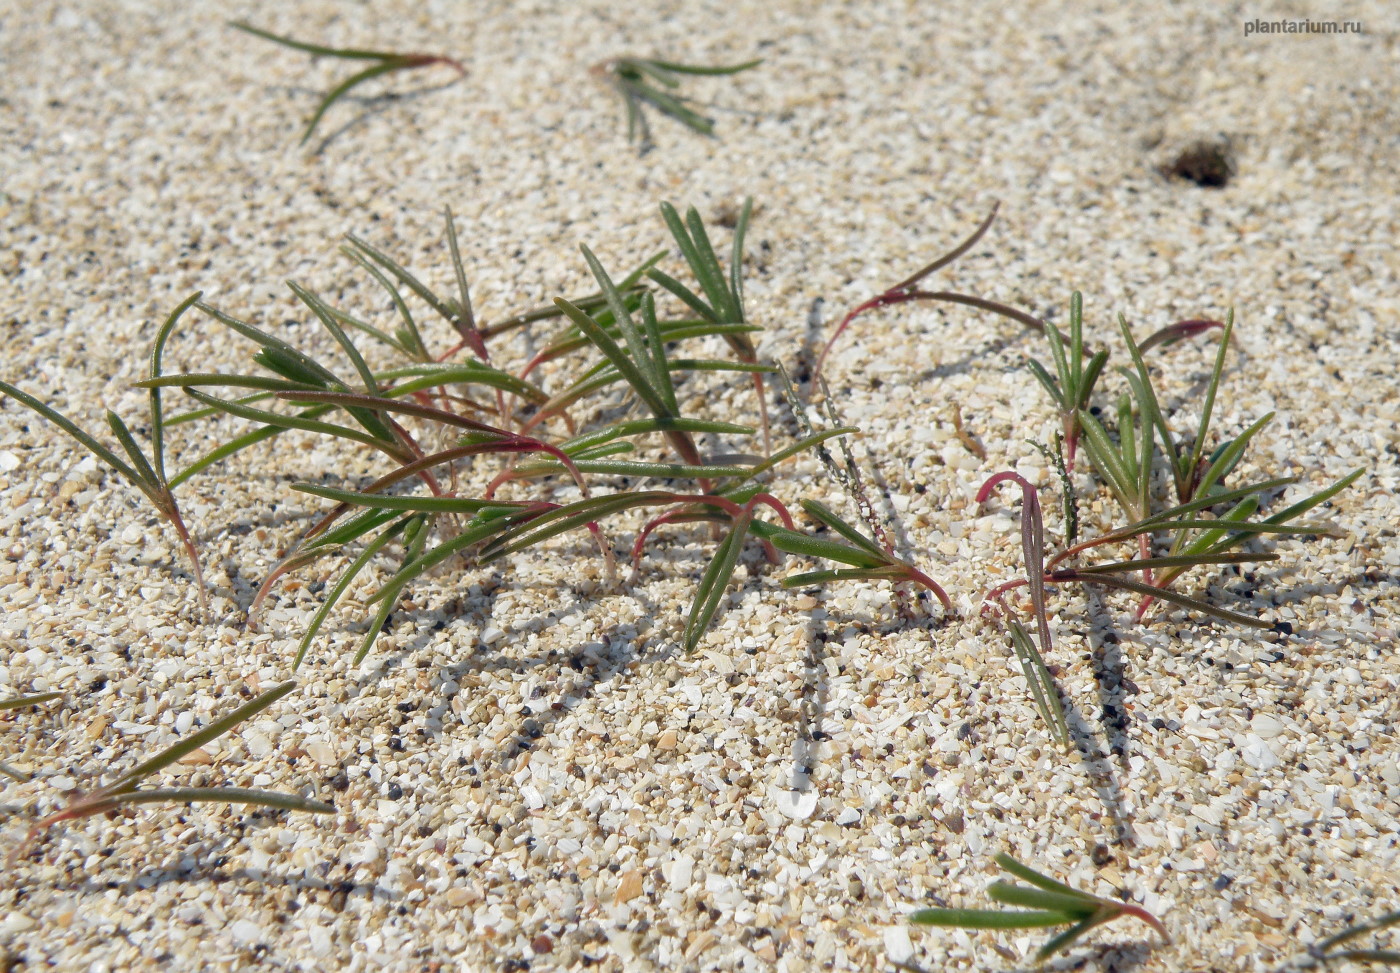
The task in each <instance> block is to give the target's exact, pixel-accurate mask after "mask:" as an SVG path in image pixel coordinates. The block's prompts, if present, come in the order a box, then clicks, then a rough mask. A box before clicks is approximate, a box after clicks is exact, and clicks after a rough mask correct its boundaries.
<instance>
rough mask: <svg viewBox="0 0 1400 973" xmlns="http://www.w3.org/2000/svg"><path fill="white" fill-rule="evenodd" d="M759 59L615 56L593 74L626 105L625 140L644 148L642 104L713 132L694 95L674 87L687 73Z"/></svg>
mask: <svg viewBox="0 0 1400 973" xmlns="http://www.w3.org/2000/svg"><path fill="white" fill-rule="evenodd" d="M762 63H763V59H762V58H759V59H757V60H753V61H745V62H744V63H742V64H728V65H703V64H677V63H676V62H675V61H658V60H656V59H654V58H640V57H616V58H613V59H612V60H609V61H604V62H603V63H602V64H598V65H596V66H594V68H593V74H594V75H595V76H597V77H600V78H602V79H603V80H605V81H606V82H607V84H608V85H609V86H610V87H611V88H612V89H613V90H614V91H616V92H617V93H618V95H619V96H620V97H621V98H622V103H623V105H624V106H626V108H627V140H628V141H629V142H638V143H640V144H641V146H642V148H643V149H646V148H649V147H650V146H651V128H650V126H649V125H648V124H647V120H646V116H645V115H644V114H642V106H643V105H651V106H652V107H653V108H655V109H656V110H657V111H659V112H661V114H663V115H667V116H669V117H671V118H674V119H675V120H676V121H678V122H680V123H681V124H682V125H684V126H686V127H687V128H689V129H691V130H692V131H695V132H699V133H700V134H701V135H713V134H714V131H715V122H714V119H712V118H707V117H706V116H704V115H702V114H700V113H699V112H697V111H696V110H695V109H694V108H692V107H691V105H693V104H694V103H695V102H694V99H691V98H687V97H686V96H685V95H682V94H680V92H679V91H678V90H677V89H679V88H680V86H681V78H682V77H683V76H686V75H725V74H738V73H739V72H740V71H747V70H749V69H750V68H756V67H758V65H760V64H762Z"/></svg>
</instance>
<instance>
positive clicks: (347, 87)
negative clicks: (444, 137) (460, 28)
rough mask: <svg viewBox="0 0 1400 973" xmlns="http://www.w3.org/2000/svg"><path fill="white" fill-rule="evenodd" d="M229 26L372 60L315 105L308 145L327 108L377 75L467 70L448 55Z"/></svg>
mask: <svg viewBox="0 0 1400 973" xmlns="http://www.w3.org/2000/svg"><path fill="white" fill-rule="evenodd" d="M229 26H230V27H234V28H237V29H238V30H241V31H243V32H244V33H248V34H252V35H253V36H254V37H261V38H262V39H263V40H266V41H272V43H274V44H281V45H282V46H283V47H290V48H291V49H292V50H294V51H305V52H306V53H307V54H313V55H315V56H316V57H334V58H340V59H341V60H346V61H373V62H374V64H373V65H372V66H371V67H368V68H365V69H364V70H363V71H357V72H355V73H354V74H352V75H351V76H350V77H348V78H346V79H345V80H344V81H342V82H340V83H339V84H337V85H336V86H335V87H334V88H332V89H331V90H330V91H328V92H327V93H326V95H325V97H324V98H322V99H321V103H320V105H318V106H317V107H316V112H315V114H313V115H312V116H311V121H309V122H307V124H306V131H305V132H303V133H302V136H301V144H302V145H305V144H306V143H307V142H308V141H309V140H310V138H311V135H312V133H313V132H315V131H316V126H317V125H319V124H321V118H322V116H324V115H325V114H326V111H327V110H328V109H329V108H330V107H331V105H334V104H335V103H336V102H337V101H339V100H340V99H341V98H343V97H345V96H346V95H347V94H349V93H350V92H351V91H352V90H354V89H355V88H357V87H359V86H360V85H362V84H364V83H365V82H366V81H373V80H374V79H375V78H378V77H382V76H383V75H386V74H391V73H393V72H394V71H411V70H413V69H414V68H426V67H429V66H430V65H434V64H445V65H447V66H448V67H450V68H452V70H454V71H456V72H457V74H458V76H465V75H466V73H467V69H466V68H465V67H463V66H462V64H461V62H460V61H456V60H454V59H453V58H450V57H445V56H443V55H441V54H401V53H398V52H396V51H366V50H360V49H357V48H351V47H325V46H323V45H321V44H309V43H307V42H306V41H299V40H295V39H293V38H291V37H283V36H282V35H281V34H274V33H272V32H271V31H266V30H263V29H262V28H260V27H254V26H253V25H252V24H248V23H244V22H243V21H241V20H235V21H230V23H229Z"/></svg>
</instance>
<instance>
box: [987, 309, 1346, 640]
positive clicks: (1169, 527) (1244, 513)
mask: <svg viewBox="0 0 1400 973" xmlns="http://www.w3.org/2000/svg"><path fill="white" fill-rule="evenodd" d="M1119 322H1120V329H1121V331H1122V335H1123V339H1124V342H1125V343H1126V345H1127V347H1128V350H1129V353H1130V355H1131V357H1132V360H1133V364H1134V369H1133V370H1131V371H1130V370H1126V369H1125V370H1123V375H1124V377H1125V378H1126V379H1127V381H1128V385H1129V390H1130V392H1129V394H1125V395H1123V396H1121V397H1120V398H1119V399H1118V403H1117V410H1116V411H1117V431H1116V436H1115V435H1113V434H1111V433H1110V432H1109V430H1108V428H1107V427H1106V426H1105V425H1104V424H1103V422H1101V421H1100V419H1099V418H1098V417H1097V416H1096V415H1095V414H1094V412H1093V411H1092V410H1090V409H1088V408H1085V407H1084V406H1083V405H1082V404H1081V405H1078V406H1077V407H1076V415H1077V419H1078V422H1079V426H1080V428H1081V429H1082V431H1083V436H1084V439H1083V442H1084V448H1085V451H1086V452H1087V454H1088V456H1089V460H1090V463H1091V464H1092V466H1093V469H1094V472H1095V474H1096V475H1097V476H1098V478H1099V479H1100V480H1101V482H1102V483H1103V484H1104V485H1105V486H1106V487H1107V489H1108V492H1109V493H1110V495H1111V496H1112V497H1113V499H1114V500H1115V501H1116V502H1117V504H1118V507H1119V509H1120V510H1121V511H1122V513H1123V514H1124V516H1125V518H1127V519H1128V520H1129V521H1130V523H1128V524H1127V525H1126V526H1123V527H1119V528H1115V529H1113V530H1110V531H1108V532H1106V533H1103V534H1100V535H1099V536H1097V537H1093V538H1090V539H1088V540H1084V541H1080V542H1078V543H1072V544H1069V545H1067V546H1066V547H1065V548H1064V549H1062V550H1061V551H1060V552H1059V553H1057V554H1055V555H1054V556H1053V557H1050V558H1049V559H1048V560H1043V559H1042V557H1041V556H1040V555H1039V554H1037V555H1036V557H1035V559H1034V560H1033V561H1032V560H1031V559H1030V558H1029V555H1028V560H1027V570H1028V572H1029V574H1028V576H1027V577H1026V578H1023V579H1020V580H1017V581H1012V582H1009V583H1007V584H1003V585H999V586H997V587H996V588H994V589H993V590H992V592H991V593H990V594H989V596H988V598H989V599H996V598H999V597H1000V596H1001V595H1002V594H1004V593H1005V592H1006V591H1008V590H1010V589H1012V588H1017V587H1022V586H1025V585H1030V586H1031V589H1032V595H1033V596H1034V593H1035V590H1036V588H1037V586H1038V585H1039V584H1043V583H1062V582H1066V581H1076V582H1080V583H1086V584H1098V585H1103V586H1105V587H1111V588H1119V589H1123V590H1127V591H1131V592H1134V593H1136V594H1138V595H1140V596H1141V599H1142V600H1141V602H1140V604H1139V608H1138V617H1139V618H1141V617H1142V616H1143V614H1144V613H1145V612H1146V610H1147V608H1148V607H1149V606H1150V605H1151V603H1152V601H1153V600H1155V599H1159V598H1160V599H1161V600H1163V601H1170V602H1173V603H1175V604H1178V605H1182V606H1183V607H1186V608H1190V609H1192V610H1195V611H1199V612H1202V613H1203V614H1207V615H1212V616H1214V617H1217V618H1221V619H1224V620H1227V621H1232V622H1237V623H1239V624H1242V625H1252V626H1255V627H1259V628H1268V627H1269V626H1270V624H1271V623H1270V622H1268V621H1264V620H1261V619H1258V618H1255V617H1253V616H1249V615H1243V614H1241V613H1239V612H1235V611H1230V610H1229V609H1226V608H1222V607H1220V606H1218V605H1215V604H1213V603H1211V602H1207V601H1205V600H1204V599H1201V598H1198V597H1195V596H1191V595H1185V594H1182V593H1181V592H1178V591H1175V590H1173V588H1172V587H1171V586H1172V584H1173V583H1174V582H1175V581H1176V580H1177V579H1179V578H1180V577H1181V576H1182V575H1184V574H1185V573H1186V572H1188V571H1190V570H1191V569H1192V568H1196V567H1201V566H1205V565H1218V564H1239V563H1242V562H1259V561H1273V560H1277V559H1278V555H1276V554H1272V553H1243V552H1235V551H1233V550H1232V549H1233V548H1237V547H1239V546H1240V545H1242V544H1244V543H1245V542H1246V541H1248V540H1250V539H1251V538H1255V537H1259V536H1261V535H1266V534H1293V535H1322V536H1335V535H1334V534H1333V532H1332V531H1331V530H1330V529H1329V528H1327V527H1326V526H1325V525H1320V524H1312V523H1298V519H1299V518H1300V517H1302V516H1303V515H1304V514H1305V513H1307V512H1308V511H1310V510H1312V509H1314V508H1315V507H1317V506H1319V505H1320V504H1323V503H1325V502H1326V501H1328V500H1330V499H1332V498H1333V497H1334V496H1336V495H1337V494H1338V493H1340V492H1341V491H1342V490H1344V489H1346V488H1347V487H1348V486H1350V485H1351V484H1352V483H1354V482H1355V481H1356V480H1357V479H1358V478H1359V477H1360V476H1361V474H1362V472H1363V470H1361V469H1358V470H1354V471H1352V472H1351V473H1349V474H1347V475H1346V476H1344V477H1342V478H1341V479H1339V480H1337V481H1336V482H1334V483H1332V484H1331V485H1330V486H1328V487H1326V488H1324V489H1322V490H1319V491H1318V492H1316V493H1314V494H1312V495H1311V496H1308V497H1305V498H1304V499H1302V500H1300V501H1298V502H1296V503H1294V504H1292V505H1290V506H1288V507H1286V508H1284V509H1283V510H1280V511H1279V512H1277V513H1275V514H1272V515H1270V516H1268V517H1265V518H1263V519H1260V520H1254V519H1251V518H1253V517H1254V516H1255V514H1256V513H1257V512H1258V511H1259V509H1260V507H1261V506H1262V505H1263V503H1264V498H1265V497H1266V496H1267V495H1268V494H1270V493H1272V492H1274V491H1276V490H1279V489H1281V488H1283V487H1285V486H1287V485H1289V484H1291V483H1293V482H1295V481H1296V477H1275V478H1270V479H1264V480H1259V481H1256V482H1254V483H1250V484H1248V485H1245V486H1241V487H1233V488H1226V486H1225V485H1224V480H1225V478H1226V477H1227V476H1228V475H1229V474H1230V473H1231V472H1232V471H1234V469H1235V468H1236V467H1237V466H1238V464H1239V463H1240V461H1241V459H1242V458H1243V455H1244V452H1245V449H1246V447H1247V446H1248V445H1249V444H1250V442H1251V441H1252V440H1253V439H1254V437H1255V436H1256V435H1257V434H1258V433H1259V432H1260V431H1261V430H1262V429H1264V427H1265V426H1267V425H1268V423H1269V421H1270V420H1271V419H1272V418H1273V414H1272V413H1270V414H1268V415H1266V416H1264V417H1263V418H1261V419H1259V420H1257V421H1256V422H1254V423H1252V424H1251V425H1250V426H1249V427H1248V428H1246V429H1245V430H1244V431H1243V432H1242V433H1240V434H1239V435H1238V436H1236V437H1235V438H1233V439H1229V440H1227V441H1225V442H1223V443H1221V444H1219V446H1218V447H1217V448H1216V449H1215V450H1214V451H1213V452H1211V453H1210V454H1207V453H1206V446H1207V443H1208V442H1209V439H1210V424H1211V418H1212V413H1213V409H1214V405H1215V400H1216V396H1217V392H1218V389H1219V385H1220V378H1221V375H1222V373H1223V370H1224V363H1225V352H1226V350H1227V348H1228V345H1229V341H1230V335H1231V332H1232V331H1233V327H1234V315H1233V314H1231V315H1230V316H1229V317H1228V318H1227V319H1226V322H1225V324H1224V326H1223V327H1222V329H1221V335H1220V345H1219V349H1218V352H1217V355H1216V360H1215V367H1214V369H1213V371H1212V373H1211V378H1210V381H1209V383H1208V384H1207V386H1206V389H1205V394H1204V399H1203V403H1202V408H1201V416H1200V419H1199V422H1198V425H1197V429H1196V435H1195V439H1194V440H1193V441H1192V442H1191V445H1190V448H1189V449H1188V448H1185V447H1183V446H1181V445H1179V444H1178V440H1177V439H1176V438H1175V437H1174V436H1173V434H1172V432H1171V429H1170V428H1169V426H1168V423H1167V420H1166V417H1165V416H1164V413H1163V410H1162V408H1161V406H1160V403H1159V396H1158V394H1157V392H1156V390H1155V388H1154V385H1153V381H1152V376H1151V373H1150V372H1149V371H1148V368H1147V365H1146V363H1145V361H1144V360H1143V355H1142V352H1143V348H1144V347H1145V345H1142V346H1140V345H1138V344H1137V343H1136V342H1135V341H1134V340H1133V336H1132V332H1131V331H1130V330H1129V328H1128V325H1127V322H1126V321H1125V320H1123V319H1121V318H1120V319H1119ZM1206 324H1208V322H1184V325H1185V326H1187V327H1188V328H1190V329H1192V330H1201V328H1199V327H1198V326H1201V325H1206ZM1184 333H1185V332H1184V330H1183V326H1182V325H1177V326H1174V327H1173V329H1168V330H1167V331H1163V332H1158V336H1160V335H1164V334H1174V335H1175V336H1176V337H1181V336H1184ZM1158 336H1154V338H1157V337H1158ZM1079 340H1080V339H1079V338H1078V336H1077V332H1076V333H1075V337H1074V341H1075V342H1076V344H1077V342H1078V341H1079ZM1154 343H1156V342H1155V341H1154ZM1071 371H1072V370H1071ZM1163 465H1165V466H1166V468H1167V472H1168V475H1169V477H1170V479H1171V483H1172V486H1173V492H1174V494H1175V499H1176V502H1175V503H1168V504H1163V503H1161V502H1160V501H1159V499H1158V496H1157V492H1156V490H1155V488H1154V487H1155V480H1154V477H1155V475H1156V473H1157V471H1158V470H1159V468H1160V467H1161V466H1163ZM1006 477H1007V474H1002V475H1000V476H998V477H995V478H993V479H992V480H991V481H989V482H988V483H987V484H986V485H985V486H984V487H983V488H982V491H981V492H980V493H979V494H978V502H979V503H981V502H984V501H985V500H986V498H987V496H988V495H989V494H990V492H991V489H992V488H993V487H994V486H995V484H996V483H998V482H1000V481H1001V480H1002V479H1004V478H1006ZM1024 486H1025V487H1026V488H1027V489H1028V490H1029V484H1024ZM1022 517H1023V521H1038V520H1039V519H1040V511H1039V505H1038V504H1036V505H1035V506H1034V507H1033V508H1032V507H1031V506H1029V505H1028V506H1027V508H1026V509H1024V510H1023V513H1022ZM1023 529H1032V530H1040V529H1041V528H1038V527H1035V526H1034V524H1032V526H1031V527H1030V528H1023ZM1119 543H1129V544H1133V545H1135V546H1136V547H1137V550H1138V557H1137V558H1136V559H1134V560H1128V561H1114V562H1107V563H1100V564H1092V565H1085V566H1062V565H1065V564H1066V562H1071V561H1073V560H1074V559H1076V558H1078V557H1079V556H1080V555H1082V554H1084V553H1085V552H1087V551H1091V550H1093V549H1095V548H1099V547H1103V546H1106V545H1113V544H1119ZM1042 560H1043V563H1042ZM1135 575H1137V576H1140V579H1139V578H1138V577H1134V576H1135ZM1031 576H1038V577H1039V578H1040V579H1041V580H1040V581H1039V582H1035V581H1031V580H1030V577H1031ZM1042 610H1043V608H1042V607H1039V606H1038V607H1037V608H1036V611H1037V613H1039V612H1041V611H1042Z"/></svg>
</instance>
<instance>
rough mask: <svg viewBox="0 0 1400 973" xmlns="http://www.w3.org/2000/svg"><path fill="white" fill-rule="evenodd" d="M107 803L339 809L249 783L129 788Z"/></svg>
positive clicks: (322, 811) (323, 811)
mask: <svg viewBox="0 0 1400 973" xmlns="http://www.w3.org/2000/svg"><path fill="white" fill-rule="evenodd" d="M103 803H104V805H106V806H110V807H118V806H125V805H136V804H186V803H188V804H194V803H216V804H252V805H256V806H258V807H268V808H273V809H274V810H279V811H304V812H306V813H308V814H334V813H335V808H334V807H333V806H332V805H330V804H325V803H322V802H321V801H313V800H311V799H310V798H305V797H299V796H297V795H296V794H279V793H278V792H276V791H261V790H251V789H249V788H247V787H172V788H167V789H162V790H149V791H127V792H125V793H122V794H115V795H113V796H112V797H110V798H108V799H107V800H106V801H105V802H103ZM95 810H100V809H95Z"/></svg>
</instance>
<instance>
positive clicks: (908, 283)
mask: <svg viewBox="0 0 1400 973" xmlns="http://www.w3.org/2000/svg"><path fill="white" fill-rule="evenodd" d="M1000 205H1001V204H1000V203H996V204H993V206H992V211H991V212H990V213H988V214H987V218H986V219H985V220H983V221H982V225H981V226H979V227H977V229H975V230H973V231H972V235H971V236H969V237H968V238H967V239H966V240H964V241H963V242H962V243H960V244H958V245H957V246H956V247H954V248H953V249H952V250H949V251H948V252H947V253H945V254H944V255H943V256H941V257H939V258H938V259H937V260H935V261H933V263H931V264H928V265H927V266H925V267H923V268H922V269H920V270H918V271H915V272H914V273H913V274H911V275H910V276H908V277H906V278H904V280H902V281H900V282H899V283H898V284H895V285H894V286H893V287H887V288H886V289H885V290H883V291H881V292H880V293H879V294H876V295H875V296H874V297H872V298H870V300H868V301H866V302H865V303H863V304H859V305H857V306H856V307H855V308H853V309H851V310H850V311H849V312H847V314H846V316H845V317H844V318H842V319H841V322H840V323H839V324H837V325H836V330H835V331H833V332H832V333H831V337H830V338H829V339H827V342H826V346H825V347H824V348H822V351H821V354H820V355H819V356H818V357H817V364H816V366H815V367H814V368H813V369H812V381H813V383H815V382H816V381H817V380H818V379H819V378H820V377H821V374H822V368H823V366H825V364H826V359H827V356H829V355H830V354H831V349H832V348H833V347H835V345H836V342H837V341H838V340H839V339H840V338H841V335H843V334H844V333H845V332H846V329H847V328H849V327H850V326H851V324H852V322H854V321H855V319H856V318H858V317H860V316H861V315H862V314H865V313H866V312H867V311H873V310H876V309H877V308H882V307H891V306H893V305H895V304H905V303H907V302H909V301H942V302H945V303H949V304H962V305H965V306H967V307H974V308H977V309H978V310H981V311H991V312H992V313H993V314H999V315H1001V316H1002V317H1004V318H1010V319H1011V320H1013V321H1017V322H1020V323H1021V324H1024V325H1025V326H1026V327H1028V328H1034V329H1035V330H1037V331H1041V330H1044V328H1045V323H1044V322H1043V321H1041V320H1040V319H1039V318H1037V317H1035V316H1033V315H1030V314H1027V313H1026V312H1024V311H1019V310H1017V309H1016V308H1014V307H1010V306H1008V305H1006V304H1002V303H1000V302H998V301H991V300H987V299H986V298H983V297H974V296H973V295H971V294H960V293H958V292H957V291H928V290H924V289H923V288H921V287H920V286H919V285H920V284H921V283H922V282H923V280H924V278H926V277H928V276H930V275H932V274H933V273H935V272H937V271H939V270H942V269H943V268H944V267H946V266H948V265H949V264H951V263H953V262H954V261H955V260H957V259H958V258H959V257H961V256H962V255H963V254H965V253H967V252H968V251H969V250H971V249H972V248H973V247H974V246H976V245H977V241H978V240H981V239H982V237H983V236H984V235H986V232H987V231H988V230H989V229H991V226H992V222H993V221H994V220H995V219H996V216H997V209H998V208H1000Z"/></svg>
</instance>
